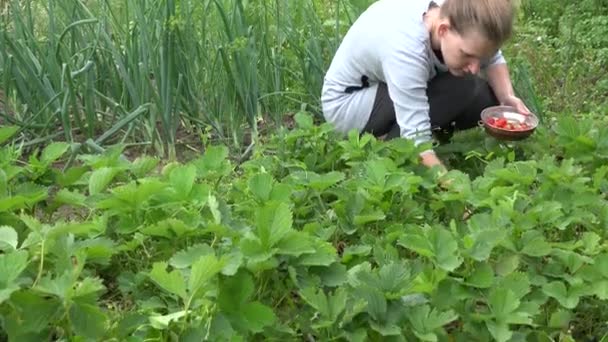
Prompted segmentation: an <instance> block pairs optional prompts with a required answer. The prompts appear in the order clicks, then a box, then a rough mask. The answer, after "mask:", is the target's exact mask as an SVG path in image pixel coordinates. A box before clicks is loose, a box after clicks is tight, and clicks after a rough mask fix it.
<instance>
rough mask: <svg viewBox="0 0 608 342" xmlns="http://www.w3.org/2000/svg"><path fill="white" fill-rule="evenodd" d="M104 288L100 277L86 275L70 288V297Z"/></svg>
mask: <svg viewBox="0 0 608 342" xmlns="http://www.w3.org/2000/svg"><path fill="white" fill-rule="evenodd" d="M103 290H105V286H103V282H102V280H101V279H100V278H91V277H86V278H84V279H83V280H82V281H81V282H78V283H77V284H76V285H75V286H73V288H72V291H73V292H72V298H77V297H84V296H87V295H89V294H93V293H97V292H99V291H103Z"/></svg>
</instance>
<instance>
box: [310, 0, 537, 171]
mask: <svg viewBox="0 0 608 342" xmlns="http://www.w3.org/2000/svg"><path fill="white" fill-rule="evenodd" d="M514 11H515V10H514V8H513V5H512V2H511V1H510V0H444V1H437V0H436V1H430V0H379V1H377V2H375V3H374V4H372V5H371V6H370V7H369V8H368V9H367V10H366V11H365V12H364V13H363V14H362V15H361V16H360V17H359V18H358V19H357V20H356V21H355V23H354V24H353V26H352V27H351V28H350V29H349V30H348V32H347V34H346V35H345V37H344V39H343V41H342V43H341V45H340V47H339V48H338V50H337V51H336V54H335V56H334V58H333V60H332V63H331V65H330V67H329V70H328V71H327V74H326V75H325V82H324V84H323V91H322V106H323V113H324V116H325V118H326V120H327V121H328V122H330V123H332V124H333V125H334V126H335V127H336V129H337V130H339V131H342V132H347V131H349V130H351V129H358V130H359V131H361V132H370V133H372V134H374V135H376V136H383V135H386V137H387V139H391V138H396V137H403V138H409V139H414V141H415V143H416V144H420V143H424V142H428V141H430V140H431V139H432V133H434V132H437V131H442V132H447V133H448V135H451V132H452V131H453V130H454V129H467V128H471V127H474V126H476V125H477V122H478V121H479V119H480V114H481V111H482V110H483V109H484V108H486V107H489V106H493V105H497V104H499V103H500V104H503V105H510V106H514V107H516V108H517V109H518V110H519V111H520V112H522V113H529V110H528V108H527V107H526V105H525V104H524V103H523V101H522V100H521V99H519V98H518V97H516V96H515V94H514V91H513V87H512V85H511V80H510V77H509V70H508V68H507V65H506V61H505V59H504V57H503V56H502V53H501V51H500V46H501V45H502V44H503V43H504V42H505V41H506V40H507V39H508V38H509V37H510V35H511V32H512V27H513V16H514ZM480 71H483V72H484V74H485V79H484V78H481V77H480V76H478V75H477V74H478V73H479V72H480ZM421 158H422V163H423V164H424V165H426V166H428V167H435V166H438V167H439V168H440V169H441V170H443V171H445V168H444V166H443V164H442V163H441V161H440V160H439V159H438V158H437V156H436V155H435V153H434V151H433V150H432V149H431V150H427V151H424V152H423V153H421Z"/></svg>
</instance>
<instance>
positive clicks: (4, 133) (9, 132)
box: [0, 126, 19, 144]
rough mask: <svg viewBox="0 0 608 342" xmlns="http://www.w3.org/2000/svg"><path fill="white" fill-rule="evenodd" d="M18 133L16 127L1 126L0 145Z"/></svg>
mask: <svg viewBox="0 0 608 342" xmlns="http://www.w3.org/2000/svg"><path fill="white" fill-rule="evenodd" d="M17 131H19V127H18V126H2V127H0V144H3V143H4V142H6V141H7V140H8V139H10V137H12V136H13V135H15V133H17Z"/></svg>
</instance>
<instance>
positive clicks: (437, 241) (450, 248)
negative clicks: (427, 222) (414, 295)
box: [429, 228, 462, 272]
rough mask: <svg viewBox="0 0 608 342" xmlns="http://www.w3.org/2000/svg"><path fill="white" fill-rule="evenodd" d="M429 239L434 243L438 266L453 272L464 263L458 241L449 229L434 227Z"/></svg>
mask: <svg viewBox="0 0 608 342" xmlns="http://www.w3.org/2000/svg"><path fill="white" fill-rule="evenodd" d="M429 240H430V242H431V244H432V245H433V249H434V253H435V257H436V261H437V266H439V267H441V268H443V269H444V270H446V271H450V272H451V271H453V270H455V269H456V268H458V266H460V264H462V258H461V257H460V256H459V253H458V243H457V242H456V239H455V238H454V236H453V235H452V233H450V232H449V231H448V230H445V229H442V228H437V229H434V230H433V231H432V232H431V233H430V234H429Z"/></svg>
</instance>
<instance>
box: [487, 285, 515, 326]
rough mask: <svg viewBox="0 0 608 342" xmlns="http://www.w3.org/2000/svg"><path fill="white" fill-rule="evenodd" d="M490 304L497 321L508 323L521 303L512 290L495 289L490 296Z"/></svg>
mask: <svg viewBox="0 0 608 342" xmlns="http://www.w3.org/2000/svg"><path fill="white" fill-rule="evenodd" d="M488 304H489V305H490V309H491V310H492V314H493V315H494V317H496V320H497V321H499V322H507V321H508V318H509V316H510V315H511V314H512V313H513V312H514V311H515V310H517V308H518V307H519V305H520V301H519V298H517V296H516V295H515V294H514V293H513V291H511V290H510V289H506V288H495V289H493V290H492V291H491V292H490V295H489V296H488Z"/></svg>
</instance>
